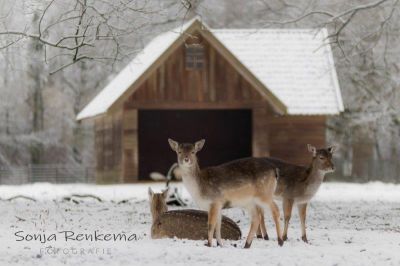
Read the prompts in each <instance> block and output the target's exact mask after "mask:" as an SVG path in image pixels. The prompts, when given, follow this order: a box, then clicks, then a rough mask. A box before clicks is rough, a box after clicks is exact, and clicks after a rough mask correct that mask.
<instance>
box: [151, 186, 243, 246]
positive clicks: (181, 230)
mask: <svg viewBox="0 0 400 266" xmlns="http://www.w3.org/2000/svg"><path fill="white" fill-rule="evenodd" d="M166 196H167V191H164V192H163V193H153V191H152V190H151V189H149V199H150V209H151V214H152V217H153V221H152V226H151V237H152V238H153V239H159V238H173V237H177V238H181V239H191V240H204V239H207V238H208V235H207V216H208V214H207V212H205V211H199V210H174V211H168V207H167V204H166V203H165V198H166ZM241 236H242V233H241V231H240V228H239V227H238V226H237V224H236V223H235V222H234V221H232V220H231V219H229V218H227V217H225V216H223V217H222V226H221V237H222V238H223V239H230V240H239V239H240V238H241Z"/></svg>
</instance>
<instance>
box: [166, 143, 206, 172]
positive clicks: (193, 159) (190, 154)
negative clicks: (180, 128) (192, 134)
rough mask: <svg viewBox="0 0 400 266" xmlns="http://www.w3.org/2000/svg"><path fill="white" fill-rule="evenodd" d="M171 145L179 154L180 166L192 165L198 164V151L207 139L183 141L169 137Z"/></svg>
mask: <svg viewBox="0 0 400 266" xmlns="http://www.w3.org/2000/svg"><path fill="white" fill-rule="evenodd" d="M168 142H169V146H171V149H172V150H173V151H175V152H176V154H177V156H178V164H179V166H180V167H191V166H194V165H196V164H197V156H196V153H197V152H199V151H200V150H201V149H202V148H203V146H204V143H205V140H204V139H202V140H199V141H197V142H196V143H194V144H192V143H181V144H179V143H178V142H176V141H175V140H172V139H168Z"/></svg>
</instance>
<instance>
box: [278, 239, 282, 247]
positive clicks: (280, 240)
mask: <svg viewBox="0 0 400 266" xmlns="http://www.w3.org/2000/svg"><path fill="white" fill-rule="evenodd" d="M278 245H279V246H283V240H282V238H278Z"/></svg>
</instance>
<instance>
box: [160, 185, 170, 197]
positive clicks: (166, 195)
mask: <svg viewBox="0 0 400 266" xmlns="http://www.w3.org/2000/svg"><path fill="white" fill-rule="evenodd" d="M168 192H169V188H166V189H165V190H164V191H163V192H162V193H161V194H162V196H163V198H164V199H167V197H168Z"/></svg>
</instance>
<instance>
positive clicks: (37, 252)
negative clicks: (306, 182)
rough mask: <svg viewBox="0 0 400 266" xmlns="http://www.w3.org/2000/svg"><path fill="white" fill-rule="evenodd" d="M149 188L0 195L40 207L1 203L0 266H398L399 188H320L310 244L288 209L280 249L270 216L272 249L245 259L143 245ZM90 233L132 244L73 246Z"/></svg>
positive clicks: (192, 245) (16, 189)
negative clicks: (122, 237) (84, 196)
mask: <svg viewBox="0 0 400 266" xmlns="http://www.w3.org/2000/svg"><path fill="white" fill-rule="evenodd" d="M151 186H152V187H153V189H155V190H158V191H159V190H161V188H162V187H163V185H162V184H151ZM178 186H180V187H181V185H180V184H178ZM147 187H148V185H147V184H138V185H112V186H96V185H51V184H33V185H25V186H0V198H2V199H7V198H10V197H13V196H15V195H24V196H29V197H32V198H35V199H36V200H37V201H36V202H33V201H31V200H29V199H23V198H19V199H13V200H11V201H5V200H2V201H0V244H1V245H0V246H1V248H0V265H163V264H171V265H172V264H173V265H205V264H208V265H400V185H390V184H382V183H369V184H344V183H324V184H323V185H322V188H321V189H320V191H319V192H318V194H317V196H316V198H315V199H314V200H313V201H312V203H311V205H310V207H309V211H308V220H307V221H308V238H309V241H310V243H309V244H305V243H303V242H302V241H301V240H300V226H299V220H298V216H297V210H296V209H294V215H293V217H292V221H291V225H290V229H289V241H288V242H286V243H285V244H284V246H283V247H279V246H278V245H277V241H276V234H275V231H274V228H273V222H272V221H271V217H270V216H268V215H267V217H266V219H267V223H268V229H269V235H270V238H271V240H269V241H265V240H259V239H255V240H254V242H253V245H252V247H251V248H250V249H248V250H247V249H246V250H245V249H242V248H241V247H242V246H243V244H244V240H241V241H237V242H233V241H232V242H227V241H225V245H224V247H222V248H220V247H218V248H208V247H205V246H204V242H203V241H188V240H176V239H163V240H152V239H150V238H149V230H150V223H151V217H150V212H149V207H148V201H147ZM181 189H182V188H181ZM183 193H184V197H185V198H186V199H188V200H189V199H190V198H189V196H188V194H187V193H186V191H184V190H183ZM71 194H92V195H96V196H98V197H100V198H101V199H102V202H99V201H98V200H96V199H92V198H87V199H80V198H73V200H72V201H71V200H65V199H63V198H64V197H66V196H70V195H71ZM127 199H129V201H127V202H123V203H121V202H120V201H121V200H127ZM190 207H194V206H193V205H192V204H191V203H190ZM224 214H226V215H228V216H229V217H231V218H232V219H233V220H235V221H237V222H238V224H239V226H240V227H241V229H242V233H243V235H246V234H247V230H248V228H249V219H248V216H247V215H246V214H245V213H244V212H243V211H242V210H240V209H231V210H226V211H224ZM65 231H67V232H65ZM94 231H97V232H98V233H99V234H103V235H104V234H107V233H110V234H125V235H126V237H127V238H131V241H128V240H127V241H124V240H118V239H117V240H116V241H113V240H110V241H104V240H103V241H90V240H79V239H80V238H79V236H78V234H87V236H86V237H89V238H90V235H92V237H93V235H94ZM72 233H73V234H74V235H73V236H71V235H69V234H72ZM34 234H36V235H38V234H45V235H46V238H47V240H46V241H44V240H45V239H44V238H42V242H44V243H41V242H40V241H39V240H36V241H35V240H30V236H32V235H34ZM52 234H54V235H53V236H55V238H56V239H54V238H53V239H52ZM65 234H68V235H69V236H70V237H69V238H68V239H67V241H66V239H65ZM42 236H43V235H42ZM72 239H74V240H72ZM17 240H22V241H17ZM235 244H236V245H237V246H238V247H235Z"/></svg>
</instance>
